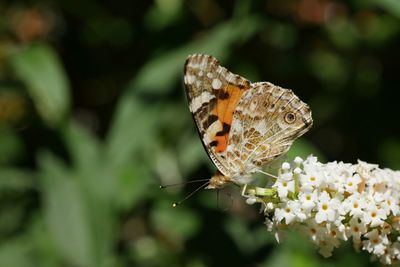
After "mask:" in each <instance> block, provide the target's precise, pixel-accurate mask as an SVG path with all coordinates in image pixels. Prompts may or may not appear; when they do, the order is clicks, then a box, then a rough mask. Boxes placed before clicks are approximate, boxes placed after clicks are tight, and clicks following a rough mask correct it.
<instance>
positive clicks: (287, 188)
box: [272, 180, 295, 199]
mask: <svg viewBox="0 0 400 267" xmlns="http://www.w3.org/2000/svg"><path fill="white" fill-rule="evenodd" d="M294 186H295V182H294V181H293V180H292V181H282V180H277V181H276V182H275V184H274V185H273V186H272V187H274V188H276V190H277V191H278V196H279V198H280V199H286V197H287V195H288V193H289V192H294Z"/></svg>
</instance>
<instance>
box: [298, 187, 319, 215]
mask: <svg viewBox="0 0 400 267" xmlns="http://www.w3.org/2000/svg"><path fill="white" fill-rule="evenodd" d="M299 200H300V205H301V207H302V208H303V210H304V211H306V212H310V211H311V210H312V209H313V208H314V207H315V206H316V202H317V201H318V192H317V190H313V191H312V190H310V189H308V190H305V192H300V193H299Z"/></svg>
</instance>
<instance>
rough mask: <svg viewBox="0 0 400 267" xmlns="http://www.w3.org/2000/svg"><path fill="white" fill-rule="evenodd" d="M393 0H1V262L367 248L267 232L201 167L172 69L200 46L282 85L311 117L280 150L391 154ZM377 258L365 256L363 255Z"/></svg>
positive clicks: (202, 258)
mask: <svg viewBox="0 0 400 267" xmlns="http://www.w3.org/2000/svg"><path fill="white" fill-rule="evenodd" d="M399 32H400V6H399V4H398V2H397V0H385V1H381V0H369V1H359V0H351V1H333V0H288V1H279V0H272V1H266V0H264V1H261V0H257V1H215V0H202V1H195V0H190V1H184V0H156V1H127V0H118V1H94V0H93V1H91V0H83V1H68V0H61V1H2V2H1V3H0V266H18V267H19V266H23V267H25V266H27V267H28V266H89V267H90V266H188V267H202V266H207V267H212V266H269V267H272V266H307V267H312V266H333V265H337V264H339V265H342V266H366V265H369V266H372V265H374V263H370V262H369V255H367V254H366V253H356V252H355V251H354V250H353V249H352V248H351V246H350V245H347V246H343V247H341V248H340V249H337V250H335V253H334V256H333V257H332V258H329V259H324V258H322V257H321V256H319V255H318V253H317V250H316V249H315V248H313V247H312V246H311V245H310V244H309V243H308V241H306V240H305V239H303V238H301V237H299V236H298V235H297V234H296V233H291V232H288V238H287V239H286V240H284V241H283V242H282V244H277V243H276V242H275V240H274V238H273V236H272V235H271V234H269V233H268V232H267V230H266V228H265V226H264V225H263V218H262V215H261V214H258V208H257V207H252V206H247V205H246V204H244V201H243V200H242V199H241V197H240V194H239V190H238V189H237V188H228V189H226V190H224V191H225V192H228V191H229V192H231V193H232V194H233V195H234V198H235V200H234V202H233V206H232V207H231V208H230V209H229V211H228V212H223V211H222V208H221V206H222V207H223V206H224V205H228V206H229V205H230V199H229V197H227V196H226V194H225V193H224V191H222V192H221V193H220V196H219V200H218V202H219V204H218V205H217V200H216V194H215V192H208V191H207V192H205V191H203V192H200V193H198V194H197V195H196V196H194V197H192V198H191V199H190V200H188V201H187V202H185V204H184V205H182V206H180V207H179V208H177V209H172V208H171V203H173V202H175V201H176V200H178V199H180V198H182V197H184V196H185V195H187V194H188V193H190V192H191V191H192V190H193V189H194V188H195V186H194V185H193V186H192V185H187V186H183V187H179V188H172V187H171V188H169V189H167V190H165V191H161V190H159V189H158V185H159V184H160V183H161V184H172V183H179V182H182V181H188V180H194V179H204V178H208V177H210V176H211V174H213V172H214V171H215V167H214V166H213V165H212V163H211V162H210V161H209V160H208V158H207V155H206V153H205V152H204V151H203V148H202V145H201V143H200V140H199V139H198V137H197V133H196V130H195V126H194V124H193V122H192V119H191V115H190V113H189V110H188V107H187V103H186V100H185V98H184V94H183V87H182V70H183V64H184V61H185V59H186V57H187V55H189V54H191V53H207V54H212V55H214V56H215V57H217V58H218V59H219V60H220V62H221V63H222V64H223V65H224V66H226V67H227V68H229V69H230V70H231V71H233V72H234V73H238V74H240V75H242V76H244V77H246V78H248V79H250V80H251V81H270V82H272V83H274V84H277V85H280V86H282V87H285V88H291V89H293V90H294V92H295V93H296V94H297V95H298V96H299V97H300V98H301V99H302V100H303V101H305V102H306V103H309V105H310V106H311V108H312V110H313V118H314V126H313V128H312V129H311V131H310V132H309V133H307V134H306V135H305V136H304V137H302V138H301V139H300V140H298V141H296V143H295V144H294V146H293V147H292V149H291V150H290V152H289V155H288V158H289V159H290V158H293V157H294V156H297V155H299V156H302V157H306V156H307V155H309V154H314V155H317V156H318V157H319V158H320V160H322V161H333V160H339V161H345V162H351V163H355V162H356V161H357V159H361V160H364V161H367V162H370V163H377V164H380V165H381V166H382V167H389V168H394V169H396V168H400V139H399V128H400V126H399V115H400V112H399V111H398V107H399V104H398V101H399V100H398V95H399V93H398V90H399V88H398V83H399V81H400V79H399V74H398V73H399V71H398V62H399V59H400V52H399V47H400V38H399V36H400V35H399ZM375 265H376V264H375Z"/></svg>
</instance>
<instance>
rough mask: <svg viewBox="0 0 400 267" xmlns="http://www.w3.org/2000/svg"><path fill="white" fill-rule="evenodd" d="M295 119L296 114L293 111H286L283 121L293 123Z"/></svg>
mask: <svg viewBox="0 0 400 267" xmlns="http://www.w3.org/2000/svg"><path fill="white" fill-rule="evenodd" d="M295 120H296V115H295V114H294V113H293V112H288V113H286V115H285V121H286V122H287V123H290V124H291V123H293V122H294V121H295Z"/></svg>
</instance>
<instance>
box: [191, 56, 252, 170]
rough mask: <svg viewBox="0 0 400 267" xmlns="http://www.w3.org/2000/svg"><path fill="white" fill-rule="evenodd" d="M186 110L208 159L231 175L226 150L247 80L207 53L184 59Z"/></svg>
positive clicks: (246, 88) (247, 87)
mask: <svg viewBox="0 0 400 267" xmlns="http://www.w3.org/2000/svg"><path fill="white" fill-rule="evenodd" d="M184 82H185V88H186V95H187V98H188V101H189V109H190V111H191V113H192V115H193V118H194V120H195V122H196V125H197V129H198V131H199V134H200V137H201V139H202V142H203V145H204V146H205V148H206V150H207V152H208V154H209V156H210V158H211V159H212V161H213V162H214V163H215V165H216V166H217V167H218V169H219V170H220V171H221V173H223V174H224V175H230V174H232V173H231V171H230V169H229V168H228V163H227V162H226V149H227V146H228V142H229V140H228V138H229V133H230V131H231V127H232V120H233V114H234V112H235V110H236V108H237V105H238V103H239V101H240V99H241V98H242V95H243V94H244V93H245V92H246V91H247V90H248V89H249V88H250V85H251V84H250V82H249V81H248V80H246V79H244V78H242V77H240V76H239V75H236V74H233V73H231V72H229V71H228V70H227V69H226V68H224V67H222V66H220V65H219V63H218V61H217V60H216V59H215V58H214V57H212V56H209V55H201V54H195V55H191V56H189V57H188V58H187V60H186V63H185V70H184Z"/></svg>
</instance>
